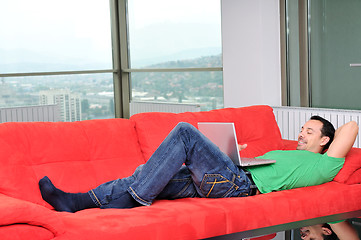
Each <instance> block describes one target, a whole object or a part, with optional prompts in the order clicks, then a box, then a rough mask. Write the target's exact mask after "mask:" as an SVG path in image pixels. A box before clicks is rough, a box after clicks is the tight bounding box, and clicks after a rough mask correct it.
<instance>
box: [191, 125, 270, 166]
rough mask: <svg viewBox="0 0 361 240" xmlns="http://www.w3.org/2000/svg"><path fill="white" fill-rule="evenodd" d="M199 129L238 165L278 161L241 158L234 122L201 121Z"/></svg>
mask: <svg viewBox="0 0 361 240" xmlns="http://www.w3.org/2000/svg"><path fill="white" fill-rule="evenodd" d="M198 129H199V131H200V132H201V133H203V134H204V135H205V136H206V137H207V138H208V139H209V140H211V141H212V142H213V143H214V144H216V145H217V146H218V147H219V149H220V150H221V151H222V152H224V153H225V154H227V155H228V157H229V158H230V159H232V161H233V162H234V164H236V165H237V166H242V167H246V166H255V165H263V164H271V163H275V162H276V160H270V159H259V158H244V157H242V158H241V157H240V155H239V147H238V142H237V136H236V130H235V128H234V123H219V122H199V123H198Z"/></svg>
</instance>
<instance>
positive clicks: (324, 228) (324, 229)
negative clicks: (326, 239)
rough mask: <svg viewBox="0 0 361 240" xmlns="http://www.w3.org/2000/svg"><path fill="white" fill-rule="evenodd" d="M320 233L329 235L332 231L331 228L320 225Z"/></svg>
mask: <svg viewBox="0 0 361 240" xmlns="http://www.w3.org/2000/svg"><path fill="white" fill-rule="evenodd" d="M322 233H323V234H324V235H331V234H332V231H331V229H329V228H327V227H322Z"/></svg>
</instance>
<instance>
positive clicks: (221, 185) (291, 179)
mask: <svg viewBox="0 0 361 240" xmlns="http://www.w3.org/2000/svg"><path fill="white" fill-rule="evenodd" d="M357 132H358V126H357V124H356V123H355V122H353V121H351V122H348V123H346V124H345V125H343V126H341V127H340V128H338V129H337V130H336V132H335V129H334V127H333V126H332V124H331V123H330V122H329V121H327V120H325V119H323V118H321V117H318V116H314V117H312V118H311V119H310V120H309V121H307V122H306V123H305V124H304V126H303V127H302V130H301V132H300V133H299V137H298V146H297V150H292V151H282V150H277V151H271V152H268V153H266V154H265V155H263V156H261V158H266V159H275V160H276V161H277V162H276V163H273V164H271V165H262V166H257V167H247V168H241V167H238V166H236V165H234V163H233V162H232V161H231V159H230V158H229V157H228V156H227V155H226V154H224V153H223V152H221V151H220V150H219V148H218V147H217V146H215V145H214V144H213V143H212V142H211V141H210V140H209V139H207V138H206V137H205V136H204V135H203V134H201V133H200V132H199V131H198V130H197V129H196V128H195V127H193V126H192V125H191V124H188V123H179V124H178V125H177V126H176V127H175V128H174V129H173V130H172V131H171V132H170V133H169V135H168V136H167V137H166V139H165V140H164V141H163V142H162V143H161V144H160V146H159V147H158V148H157V150H156V151H155V152H154V153H153V155H152V156H151V157H150V159H149V160H148V161H147V163H146V164H144V165H141V166H139V167H138V168H137V169H136V170H135V172H134V174H133V175H132V176H130V177H127V178H123V179H117V180H114V181H110V182H107V183H104V184H101V185H99V186H98V187H97V188H95V189H92V190H90V191H89V192H86V193H66V192H63V191H61V190H60V189H58V188H56V187H55V186H54V185H53V184H52V182H51V181H50V180H49V178H48V177H44V178H42V179H41V180H40V181H39V187H40V191H41V194H42V197H43V199H44V200H45V201H46V202H48V203H49V204H50V205H52V206H53V207H54V208H55V210H57V211H67V212H76V211H79V210H82V209H86V208H96V207H99V208H132V207H137V206H141V205H147V206H149V205H151V204H152V202H153V201H154V200H155V199H177V198H187V197H210V198H226V197H244V196H250V195H254V194H257V193H259V192H260V193H268V192H272V191H279V190H284V189H291V188H298V187H305V186H312V185H318V184H322V183H325V182H328V181H331V180H332V179H333V178H334V177H335V176H336V174H337V173H338V171H339V170H340V169H341V168H342V166H343V163H344V158H345V156H346V154H347V153H348V152H349V150H350V149H351V147H352V145H353V143H354V141H355V139H356V136H357ZM244 147H246V145H244V146H243V148H244ZM327 148H328V151H327V152H326V153H325V154H321V152H323V151H324V150H325V149H327ZM183 163H185V165H183ZM245 171H249V172H250V173H251V175H248V176H247V175H246V173H245ZM276 173H278V175H276ZM280 173H281V174H280ZM253 181H254V182H253ZM253 183H255V184H253ZM252 186H255V187H252Z"/></svg>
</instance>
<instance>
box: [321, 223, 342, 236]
mask: <svg viewBox="0 0 361 240" xmlns="http://www.w3.org/2000/svg"><path fill="white" fill-rule="evenodd" d="M322 227H325V228H328V229H330V230H331V232H332V233H331V235H324V234H322V236H323V239H324V240H339V238H338V237H337V235H336V233H335V232H334V231H332V228H331V226H330V225H328V224H327V223H324V224H323V225H322Z"/></svg>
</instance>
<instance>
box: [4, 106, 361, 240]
mask: <svg viewBox="0 0 361 240" xmlns="http://www.w3.org/2000/svg"><path fill="white" fill-rule="evenodd" d="M180 121H184V122H189V123H192V124H193V125H195V126H196V123H197V122H198V121H218V122H234V123H235V126H236V132H237V135H238V139H239V141H241V143H248V147H247V148H246V149H245V150H244V151H242V155H243V156H248V157H249V156H257V155H261V154H263V153H265V152H267V151H270V150H275V149H295V147H296V142H294V141H287V140H283V139H282V138H281V135H280V131H279V129H278V126H277V124H276V121H275V118H274V115H273V111H272V108H270V107H268V106H252V107H245V108H227V109H220V110H213V111H208V112H197V113H181V114H172V113H142V114H137V115H134V116H132V117H131V118H130V119H106V120H87V121H80V122H71V123H66V122H56V123H51V122H33V123H31V122H28V123H2V124H0V163H1V165H0V239H3V240H4V239H11V240H14V239H27V240H30V239H36V240H42V239H56V240H61V239H77V240H79V239H86V240H91V239H96V240H98V239H167V240H168V239H204V238H211V237H216V238H218V239H227V238H230V239H232V237H249V236H252V235H254V236H255V235H261V234H269V233H272V232H276V231H281V230H286V229H291V228H296V227H300V226H305V225H311V224H315V223H320V222H322V221H325V222H327V221H334V220H339V219H345V218H349V217H358V216H361V184H360V182H361V149H352V150H351V152H350V153H349V155H348V156H347V158H346V162H345V165H344V167H343V168H342V170H341V171H340V172H339V174H338V175H337V176H336V177H335V179H334V181H332V182H329V183H326V184H323V185H320V186H312V187H305V188H299V189H293V190H287V191H281V192H273V193H269V194H261V195H257V196H252V197H245V198H228V199H204V198H203V199H201V198H194V199H178V200H161V201H155V203H154V204H153V205H152V206H149V207H138V208H133V209H105V210H102V209H87V210H83V211H79V212H76V213H66V212H56V211H54V210H52V207H51V206H50V205H48V204H47V203H46V202H44V201H43V200H42V198H41V195H40V191H39V189H38V181H39V179H40V178H42V177H43V176H45V175H47V176H49V178H50V179H51V180H52V181H53V182H54V184H55V185H56V186H58V187H60V188H61V189H63V190H65V191H69V192H85V191H88V190H89V189H91V188H94V187H96V186H97V185H99V184H101V183H103V182H105V181H109V180H113V179H116V178H122V177H126V176H128V175H130V174H132V173H133V171H134V170H135V168H136V167H137V166H138V165H139V164H143V163H145V162H146V159H148V158H149V156H150V155H151V154H152V152H153V151H154V150H155V149H156V147H157V146H158V145H159V144H160V142H161V141H162V140H163V139H164V138H165V136H166V135H167V134H168V132H169V131H170V130H171V129H172V128H173V127H174V126H175V125H176V124H177V123H178V122H180Z"/></svg>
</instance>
